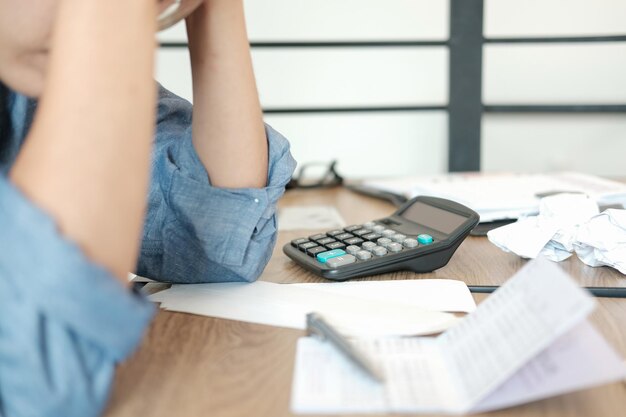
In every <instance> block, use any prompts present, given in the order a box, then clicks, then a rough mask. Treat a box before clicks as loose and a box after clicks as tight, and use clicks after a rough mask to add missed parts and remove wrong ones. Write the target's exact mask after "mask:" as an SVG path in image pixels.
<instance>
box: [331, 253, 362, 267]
mask: <svg viewBox="0 0 626 417" xmlns="http://www.w3.org/2000/svg"><path fill="white" fill-rule="evenodd" d="M355 262H356V258H355V257H354V255H342V256H337V257H335V258H330V259H329V260H328V261H326V265H328V266H330V267H331V268H338V267H340V266H344V265H348V264H353V263H355Z"/></svg>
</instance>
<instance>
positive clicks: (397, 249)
mask: <svg viewBox="0 0 626 417" xmlns="http://www.w3.org/2000/svg"><path fill="white" fill-rule="evenodd" d="M387 249H389V252H393V253H397V252H401V251H402V245H401V244H399V243H397V242H392V243H390V244H388V245H387Z"/></svg>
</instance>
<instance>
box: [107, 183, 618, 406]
mask: <svg viewBox="0 0 626 417" xmlns="http://www.w3.org/2000/svg"><path fill="white" fill-rule="evenodd" d="M320 204H328V205H333V206H335V207H337V209H338V210H339V212H340V213H341V215H342V216H343V217H344V219H346V221H348V222H349V223H355V224H358V223H364V222H366V221H368V220H372V219H376V218H380V217H384V216H387V215H389V214H391V213H392V212H393V211H394V207H393V206H392V205H391V204H388V203H385V202H382V201H378V200H375V199H372V198H369V197H364V196H360V195H357V194H354V193H352V192H350V191H347V190H344V189H341V188H337V189H331V190H292V191H289V192H288V193H287V194H286V195H285V197H284V198H283V199H282V201H281V203H280V206H281V207H286V206H290V205H291V206H293V205H320ZM320 231H321V230H320ZM315 232H316V231H315V230H307V231H300V232H281V233H280V234H279V239H278V244H277V245H276V248H275V250H274V254H273V256H272V259H271V261H270V263H269V265H268V266H267V268H266V270H265V272H264V273H263V275H262V277H261V279H262V280H265V281H272V282H278V283H293V282H321V281H322V279H320V278H318V277H316V276H314V275H312V274H310V273H308V272H306V271H303V270H302V269H300V268H299V267H297V266H296V265H295V264H294V263H293V262H291V261H290V260H289V259H288V258H287V257H286V256H285V255H284V254H283V253H282V245H283V244H284V243H286V242H289V241H290V240H291V239H294V238H296V237H301V236H309V235H312V234H314V233H315ZM525 262H526V261H524V260H522V259H520V258H519V257H517V256H515V255H512V254H507V253H504V252H502V251H501V250H499V249H497V248H496V247H495V246H494V245H492V244H491V243H489V241H488V240H487V239H486V238H484V237H470V238H468V239H467V240H466V241H465V242H464V243H463V244H462V245H461V246H460V247H459V249H458V251H457V253H456V254H455V255H454V256H453V257H452V259H451V260H450V262H449V264H448V265H446V266H445V267H443V268H441V269H439V270H437V271H435V272H432V273H428V274H415V273H409V272H399V273H393V274H385V275H380V276H376V277H370V278H367V279H376V280H382V279H420V278H452V279H460V280H463V281H465V282H466V283H467V284H470V285H472V284H473V285H500V284H502V283H503V282H504V281H505V280H506V279H507V278H509V277H510V276H511V275H512V274H513V273H515V271H517V270H518V269H519V268H520V267H521V266H523V265H524V263H525ZM559 265H561V266H562V267H563V268H564V270H566V271H567V272H568V273H569V274H571V275H572V276H573V277H574V278H575V279H576V280H578V282H579V283H580V284H581V285H585V286H621V287H625V286H626V277H625V276H623V275H621V274H620V273H618V272H617V271H615V270H613V269H611V268H607V267H601V268H590V267H587V266H585V265H584V264H583V263H582V262H580V261H579V260H578V259H577V258H576V257H572V258H570V259H569V260H567V261H565V262H562V263H560V264H559ZM485 297H486V295H482V294H476V295H475V298H476V301H477V302H480V301H482V300H483V299H484V298H485ZM597 301H598V308H597V309H596V311H595V312H594V313H593V315H592V317H591V321H592V322H593V323H594V324H595V325H596V327H597V328H598V329H599V330H600V331H601V332H602V334H604V336H605V337H606V338H607V340H608V341H609V342H610V343H611V344H612V345H613V347H614V348H615V349H616V350H617V351H618V352H619V353H620V354H621V355H622V356H626V299H611V298H597ZM303 335H304V332H302V331H298V330H292V329H283V328H277V327H271V326H263V325H256V324H250V323H243V322H237V321H230V320H223V319H214V318H209V317H201V316H194V315H190V314H183V313H173V312H164V311H160V312H159V313H158V314H157V316H156V318H155V320H154V322H153V323H152V325H151V326H150V329H149V330H148V332H147V335H146V337H145V339H144V341H143V344H142V346H141V348H140V349H139V350H138V352H136V353H135V355H134V356H133V357H132V358H131V359H130V360H128V361H127V362H126V363H125V364H123V365H121V366H120V368H119V369H118V372H117V376H116V380H115V384H114V386H113V390H112V395H111V401H110V404H109V407H108V410H107V412H106V414H105V415H106V416H109V417H131V416H132V417H138V416H142V417H148V416H155V417H158V416H163V417H200V416H213V417H218V416H224V417H226V416H250V417H252V416H268V417H269V416H273V417H281V416H291V415H292V413H291V412H290V410H289V399H290V391H291V381H292V373H293V364H294V358H295V347H296V340H297V339H298V337H300V336H303ZM625 407H626V383H616V384H611V385H606V386H603V387H599V388H595V389H591V390H586V391H582V392H577V393H572V394H568V395H564V396H560V397H556V398H552V399H547V400H543V401H538V402H534V403H531V404H527V405H524V406H519V407H515V408H511V409H508V410H503V411H499V412H494V413H489V415H490V416H498V417H499V416H519V417H522V416H523V417H526V416H542V417H553V416H554V417H557V416H568V417H569V416H572V417H583V416H584V417H586V416H594V417H599V416H607V417H615V416H619V415H623V413H624V409H625Z"/></svg>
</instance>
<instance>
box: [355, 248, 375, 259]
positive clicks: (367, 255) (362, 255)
mask: <svg viewBox="0 0 626 417" xmlns="http://www.w3.org/2000/svg"><path fill="white" fill-rule="evenodd" d="M356 257H357V259H358V260H359V261H365V260H368V259H370V258H371V257H372V254H371V252H368V251H366V250H360V251H358V252H357V253H356Z"/></svg>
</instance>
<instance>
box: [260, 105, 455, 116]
mask: <svg viewBox="0 0 626 417" xmlns="http://www.w3.org/2000/svg"><path fill="white" fill-rule="evenodd" d="M433 110H444V111H446V110H448V106H380V107H300V108H297V107H293V108H267V109H263V113H265V114H296V113H297V114H306V113H368V112H404V111H433Z"/></svg>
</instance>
